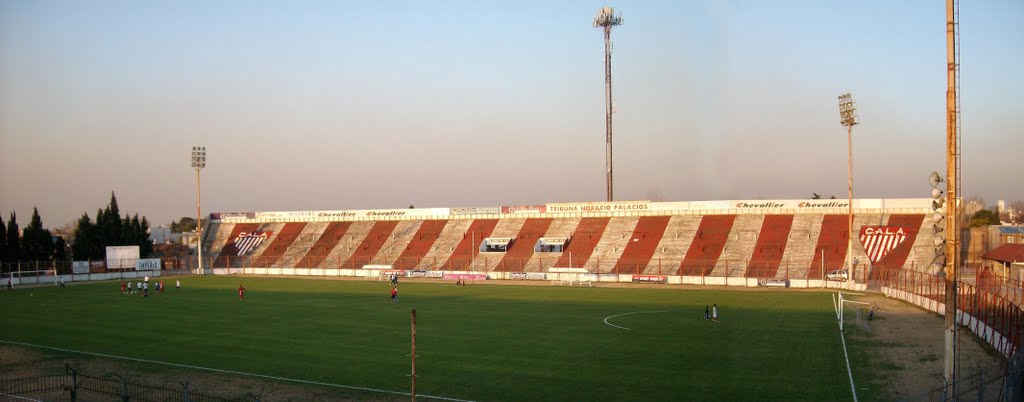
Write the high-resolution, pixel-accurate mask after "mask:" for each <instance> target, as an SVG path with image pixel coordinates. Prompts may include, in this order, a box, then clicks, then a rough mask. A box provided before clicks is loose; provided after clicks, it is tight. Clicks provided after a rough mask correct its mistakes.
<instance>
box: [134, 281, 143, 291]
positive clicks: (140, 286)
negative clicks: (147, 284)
mask: <svg viewBox="0 0 1024 402" xmlns="http://www.w3.org/2000/svg"><path fill="white" fill-rule="evenodd" d="M135 288H136V290H138V291H139V293H142V281H139V282H135Z"/></svg>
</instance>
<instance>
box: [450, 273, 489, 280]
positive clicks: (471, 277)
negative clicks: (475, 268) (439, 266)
mask: <svg viewBox="0 0 1024 402" xmlns="http://www.w3.org/2000/svg"><path fill="white" fill-rule="evenodd" d="M444 279H446V280H449V279H450V280H455V279H469V280H471V281H483V280H487V274H444Z"/></svg>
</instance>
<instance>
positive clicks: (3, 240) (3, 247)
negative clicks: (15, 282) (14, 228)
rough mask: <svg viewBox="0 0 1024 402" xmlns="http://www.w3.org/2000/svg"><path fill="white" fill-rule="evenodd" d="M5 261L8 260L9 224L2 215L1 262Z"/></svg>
mask: <svg viewBox="0 0 1024 402" xmlns="http://www.w3.org/2000/svg"><path fill="white" fill-rule="evenodd" d="M4 261H7V225H5V224H4V217H3V216H0V262H4Z"/></svg>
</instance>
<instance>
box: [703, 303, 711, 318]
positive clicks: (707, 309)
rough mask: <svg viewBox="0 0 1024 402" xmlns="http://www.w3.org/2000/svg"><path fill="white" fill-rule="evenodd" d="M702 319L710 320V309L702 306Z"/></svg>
mask: <svg viewBox="0 0 1024 402" xmlns="http://www.w3.org/2000/svg"><path fill="white" fill-rule="evenodd" d="M704 319H705V320H710V319H711V309H710V308H708V306H704Z"/></svg>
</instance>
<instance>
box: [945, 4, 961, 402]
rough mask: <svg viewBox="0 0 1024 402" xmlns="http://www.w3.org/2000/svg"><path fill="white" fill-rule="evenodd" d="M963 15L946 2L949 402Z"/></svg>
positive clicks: (949, 392)
mask: <svg viewBox="0 0 1024 402" xmlns="http://www.w3.org/2000/svg"><path fill="white" fill-rule="evenodd" d="M959 14H960V5H959V2H958V1H957V0H946V272H945V273H946V317H945V318H946V331H945V346H946V347H945V360H944V362H943V363H944V364H943V377H942V378H943V379H944V380H945V382H946V400H954V399H955V398H956V354H957V350H956V325H957V323H956V310H957V306H956V301H957V280H958V278H957V271H958V270H959V268H960V227H959V226H960V216H959V215H960V211H959V209H960V208H959V207H960V206H959V203H958V202H957V198H958V196H959V192H960V167H959V162H960V126H959V124H958V122H957V120H958V119H957V118H958V117H959V113H960V111H959V98H958V97H957V87H958V86H959V84H958V80H959V72H960V54H959V49H958V45H959V43H957V42H958V39H959V33H960V30H959V23H958V20H959Z"/></svg>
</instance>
